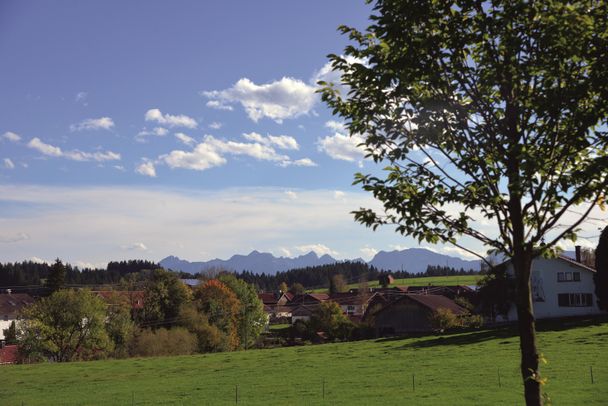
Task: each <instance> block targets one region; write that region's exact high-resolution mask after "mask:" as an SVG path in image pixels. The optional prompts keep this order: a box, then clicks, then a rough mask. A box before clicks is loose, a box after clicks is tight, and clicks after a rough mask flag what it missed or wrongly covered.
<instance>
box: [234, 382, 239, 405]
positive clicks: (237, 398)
mask: <svg viewBox="0 0 608 406" xmlns="http://www.w3.org/2000/svg"><path fill="white" fill-rule="evenodd" d="M234 403H235V404H236V403H239V385H238V384H237V385H234Z"/></svg>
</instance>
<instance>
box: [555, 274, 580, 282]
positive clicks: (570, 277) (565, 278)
mask: <svg viewBox="0 0 608 406" xmlns="http://www.w3.org/2000/svg"><path fill="white" fill-rule="evenodd" d="M580 280H581V273H580V272H558V273H557V281H558V282H580Z"/></svg>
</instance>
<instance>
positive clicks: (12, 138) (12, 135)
mask: <svg viewBox="0 0 608 406" xmlns="http://www.w3.org/2000/svg"><path fill="white" fill-rule="evenodd" d="M2 138H4V139H5V140H9V141H12V142H18V141H19V140H21V136H20V135H19V134H16V133H14V132H12V131H7V132H5V133H4V134H2Z"/></svg>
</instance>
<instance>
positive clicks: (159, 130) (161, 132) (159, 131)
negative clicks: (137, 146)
mask: <svg viewBox="0 0 608 406" xmlns="http://www.w3.org/2000/svg"><path fill="white" fill-rule="evenodd" d="M167 134H169V130H167V129H166V128H164V127H154V128H153V129H151V130H148V129H147V128H146V127H144V128H143V129H142V130H141V131H140V132H139V133H137V135H136V136H135V141H137V142H141V143H145V142H148V140H147V138H146V137H148V136H156V137H164V136H165V135H167Z"/></svg>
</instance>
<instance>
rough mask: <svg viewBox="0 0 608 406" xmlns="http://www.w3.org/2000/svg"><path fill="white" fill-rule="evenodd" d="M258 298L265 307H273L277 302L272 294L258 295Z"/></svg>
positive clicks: (263, 293)
mask: <svg viewBox="0 0 608 406" xmlns="http://www.w3.org/2000/svg"><path fill="white" fill-rule="evenodd" d="M258 298H259V299H260V300H261V301H262V303H264V304H265V305H275V304H277V300H278V298H277V296H276V295H275V294H274V293H273V292H262V293H258Z"/></svg>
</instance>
